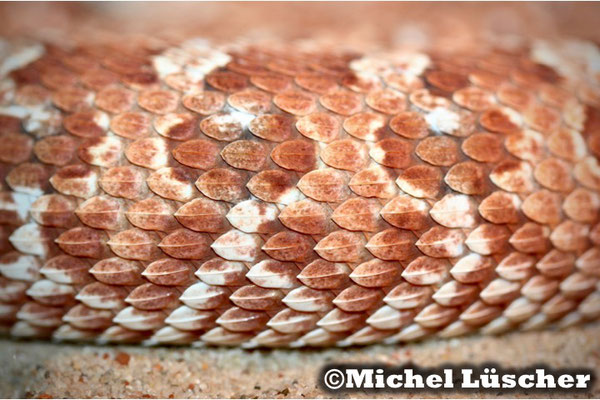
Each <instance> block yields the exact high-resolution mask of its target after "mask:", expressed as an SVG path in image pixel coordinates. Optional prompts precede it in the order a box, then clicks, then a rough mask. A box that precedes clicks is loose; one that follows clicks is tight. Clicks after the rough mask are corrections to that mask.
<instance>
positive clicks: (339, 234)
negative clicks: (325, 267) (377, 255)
mask: <svg viewBox="0 0 600 400" xmlns="http://www.w3.org/2000/svg"><path fill="white" fill-rule="evenodd" d="M364 246H365V239H364V237H363V236H362V235H360V234H359V233H354V232H348V231H345V230H339V231H335V232H332V233H330V234H329V235H327V236H325V237H324V238H323V239H321V240H320V241H319V243H317V245H316V246H315V247H314V250H315V251H316V252H317V254H319V255H320V256H321V257H323V258H324V259H326V260H328V261H332V262H357V261H360V259H361V258H362V257H364V255H365V253H364Z"/></svg>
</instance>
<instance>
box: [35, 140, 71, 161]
mask: <svg viewBox="0 0 600 400" xmlns="http://www.w3.org/2000/svg"><path fill="white" fill-rule="evenodd" d="M76 149H77V143H76V142H75V140H73V138H71V137H69V136H63V135H59V136H49V137H46V138H43V139H41V140H39V141H37V142H36V143H35V145H34V146H33V152H34V153H35V155H36V157H37V158H38V159H39V160H40V161H42V162H43V163H46V164H52V165H58V166H63V165H66V164H68V163H69V162H70V161H71V160H72V159H73V156H74V155H75V151H76Z"/></svg>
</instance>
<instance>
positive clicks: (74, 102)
mask: <svg viewBox="0 0 600 400" xmlns="http://www.w3.org/2000/svg"><path fill="white" fill-rule="evenodd" d="M92 99H93V93H92V92H89V91H87V90H85V89H82V88H78V87H68V88H64V87H63V88H61V89H58V90H57V91H55V92H54V93H53V94H52V102H53V103H54V105H55V106H56V107H58V108H60V109H61V110H63V111H66V112H76V111H83V110H85V109H87V108H89V107H90V106H91V103H92Z"/></svg>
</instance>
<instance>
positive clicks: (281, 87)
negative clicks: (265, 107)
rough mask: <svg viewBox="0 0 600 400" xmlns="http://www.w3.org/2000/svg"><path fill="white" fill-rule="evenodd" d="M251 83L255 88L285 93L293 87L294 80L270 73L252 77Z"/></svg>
mask: <svg viewBox="0 0 600 400" xmlns="http://www.w3.org/2000/svg"><path fill="white" fill-rule="evenodd" d="M250 82H252V84H253V85H254V86H256V87H258V88H260V89H262V90H265V91H267V92H271V93H281V92H285V91H287V90H288V89H289V88H290V86H291V85H292V80H291V79H290V78H288V77H286V76H283V75H279V74H273V73H268V72H266V73H264V74H260V75H252V76H251V77H250Z"/></svg>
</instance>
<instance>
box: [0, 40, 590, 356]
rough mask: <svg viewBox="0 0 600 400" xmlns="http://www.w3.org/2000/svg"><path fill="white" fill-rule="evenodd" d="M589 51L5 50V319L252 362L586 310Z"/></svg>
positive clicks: (7, 323)
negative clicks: (277, 352)
mask: <svg viewBox="0 0 600 400" xmlns="http://www.w3.org/2000/svg"><path fill="white" fill-rule="evenodd" d="M598 52H599V50H598V48H597V47H596V46H595V45H594V44H590V43H570V42H565V43H549V42H546V43H536V44H534V43H531V44H526V45H522V46H518V47H517V48H514V49H511V50H510V51H508V50H505V49H497V48H494V47H493V46H490V47H485V46H483V45H482V46H481V47H480V48H479V49H478V51H476V52H472V53H469V54H456V53H452V52H447V53H445V52H441V51H435V52H424V51H423V52H416V51H407V50H403V49H390V50H389V51H385V52H384V51H376V52H373V53H372V54H369V53H358V52H353V51H342V50H338V49H336V48H334V47H331V46H325V45H321V44H319V43H312V42H310V41H304V42H297V43H296V42H295V43H292V44H280V43H257V44H246V43H243V42H240V43H234V44H233V45H229V46H224V45H223V46H216V45H215V46H213V45H210V44H207V43H206V42H204V41H201V40H190V41H187V42H182V43H178V44H173V43H170V44H169V45H168V46H159V45H155V44H154V43H153V42H151V41H143V40H139V41H138V42H132V43H129V47H127V49H126V50H124V47H123V46H120V47H119V46H116V45H115V46H109V45H106V44H102V45H100V44H99V45H94V44H90V45H89V46H79V47H76V48H61V47H59V46H56V45H42V44H36V43H33V44H31V43H26V44H25V43H12V42H11V43H8V42H7V43H4V45H3V46H2V47H1V50H0V56H1V58H2V61H1V63H0V68H1V69H0V79H1V80H0V135H1V136H0V179H1V181H2V182H1V183H0V190H1V192H0V252H1V254H2V255H1V257H0V326H1V327H2V331H3V332H5V333H6V334H9V335H12V336H14V337H23V338H53V339H56V340H68V341H97V342H99V343H108V342H111V343H112V342H126V343H135V342H139V343H144V344H147V345H151V344H190V345H205V344H209V345H232V346H238V345H239V346H244V347H257V346H268V347H279V346H292V347H303V346H334V345H337V346H348V345H362V344H369V343H376V342H385V343H400V342H406V341H412V340H419V339H422V338H426V337H430V336H439V337H454V336H459V335H464V334H470V333H475V332H480V333H482V334H500V333H503V332H506V331H510V330H516V329H517V330H519V329H520V330H530V329H541V328H544V329H546V328H549V327H551V326H558V327H568V326H572V325H575V324H579V323H585V322H588V321H593V320H596V319H597V318H598V317H599V316H600V285H599V284H598V278H600V219H599V208H600V198H599V191H600V165H599V163H598V157H600V111H599V110H600V90H599V89H598V87H600V86H598V83H599V81H600V72H599V71H600V68H598V58H599V56H598Z"/></svg>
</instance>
